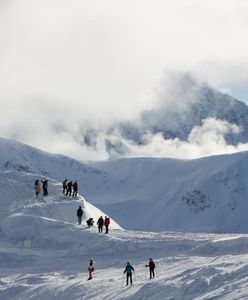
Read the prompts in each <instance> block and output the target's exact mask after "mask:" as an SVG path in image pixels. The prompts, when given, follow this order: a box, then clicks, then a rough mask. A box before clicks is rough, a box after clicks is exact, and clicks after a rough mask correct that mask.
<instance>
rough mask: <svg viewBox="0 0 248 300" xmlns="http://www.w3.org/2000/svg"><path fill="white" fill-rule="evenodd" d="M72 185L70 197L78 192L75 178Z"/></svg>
mask: <svg viewBox="0 0 248 300" xmlns="http://www.w3.org/2000/svg"><path fill="white" fill-rule="evenodd" d="M72 187H73V194H72V197H77V193H78V183H77V180H75V182H74V183H73V185H72Z"/></svg>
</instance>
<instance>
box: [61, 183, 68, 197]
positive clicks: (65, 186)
mask: <svg viewBox="0 0 248 300" xmlns="http://www.w3.org/2000/svg"><path fill="white" fill-rule="evenodd" d="M62 186H63V195H65V194H66V192H67V179H65V180H64V181H63V182H62Z"/></svg>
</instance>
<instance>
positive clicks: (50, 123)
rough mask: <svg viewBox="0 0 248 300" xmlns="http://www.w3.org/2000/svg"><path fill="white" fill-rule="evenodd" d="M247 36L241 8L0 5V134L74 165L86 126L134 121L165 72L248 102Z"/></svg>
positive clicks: (135, 2)
mask: <svg viewBox="0 0 248 300" xmlns="http://www.w3.org/2000/svg"><path fill="white" fill-rule="evenodd" d="M247 36H248V1H243V0H218V1H216V0H187V1H185V0H173V1H166V0H161V1H159V0H150V1H147V0H122V1H118V0H104V1H102V0H98V1H96V0H88V1H86V0H70V1H69V0H40V1H37V0H16V1H12V0H0V102H1V119H0V135H1V136H5V137H10V138H16V139H18V140H20V141H23V142H27V143H29V144H31V145H34V146H37V147H41V148H42V149H45V150H48V151H56V152H62V153H66V154H70V155H74V156H78V157H81V156H80V155H78V154H74V153H72V152H77V153H78V151H79V152H80V151H81V150H80V147H79V148H77V147H76V146H75V144H74V142H73V140H72V139H71V137H73V136H74V135H76V134H77V133H78V132H79V130H80V128H82V126H84V122H85V121H88V122H90V123H91V122H92V123H94V124H100V125H99V126H103V124H106V126H107V125H108V124H109V123H110V122H112V121H113V120H126V119H132V118H135V117H136V116H137V115H138V114H139V112H140V111H142V110H143V109H145V108H148V107H152V105H153V103H154V101H156V91H157V87H158V85H161V78H163V76H164V74H165V73H167V72H179V73H180V72H185V71H186V72H190V73H192V74H193V76H195V78H197V79H198V80H199V81H206V82H208V83H209V84H211V85H212V86H214V87H216V88H218V89H220V90H222V91H224V92H227V93H229V94H231V95H232V96H234V97H236V98H238V99H240V100H243V101H247V100H248V85H247V78H248V64H247V61H248V40H247ZM58 132H59V133H60V136H59V138H58V137H56V134H57V135H58ZM62 137H64V140H67V145H66V144H65V143H64V141H63V142H62V141H61V138H62ZM51 141H54V143H53V144H52V143H51ZM77 146H78V145H77ZM72 148H73V149H74V150H73V151H72V150H70V149H72ZM76 148H77V149H76ZM68 149H69V150H68ZM75 149H76V150H75ZM83 153H86V152H83ZM85 157H86V158H88V157H89V158H91V156H90V155H88V154H85Z"/></svg>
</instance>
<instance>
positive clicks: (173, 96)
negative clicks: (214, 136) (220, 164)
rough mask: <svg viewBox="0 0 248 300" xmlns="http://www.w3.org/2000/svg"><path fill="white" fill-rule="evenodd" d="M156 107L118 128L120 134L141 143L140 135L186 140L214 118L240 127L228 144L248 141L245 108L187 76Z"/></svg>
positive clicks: (227, 135)
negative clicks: (208, 120)
mask: <svg viewBox="0 0 248 300" xmlns="http://www.w3.org/2000/svg"><path fill="white" fill-rule="evenodd" d="M159 98H160V100H159V103H158V104H157V107H155V108H153V109H151V110H147V111H144V112H142V114H141V117H140V119H139V120H138V122H137V123H136V124H135V123H132V122H127V123H124V124H121V126H120V128H121V132H122V134H123V135H124V136H125V137H127V138H129V139H132V140H134V141H137V142H142V135H143V134H144V133H146V132H150V133H152V134H156V133H162V134H163V136H164V138H166V139H174V138H179V139H181V140H187V139H188V137H189V134H190V133H191V131H192V129H193V128H194V127H195V126H201V125H202V124H203V120H205V119H208V118H214V119H218V120H221V121H227V122H229V123H231V124H235V125H237V126H238V127H240V129H241V130H240V132H238V133H237V132H235V133H230V132H229V133H228V134H226V136H225V139H226V141H227V142H228V143H229V144H234V145H236V144H238V143H240V142H247V141H248V106H247V105H246V104H245V103H243V102H241V101H238V100H236V99H234V98H233V97H231V96H229V95H227V94H224V93H222V92H220V91H218V90H216V89H214V88H212V87H210V86H209V85H208V84H206V83H198V82H197V81H196V80H195V79H193V78H192V77H191V76H190V75H189V74H185V75H183V76H181V77H180V78H178V79H177V80H175V81H172V80H171V84H170V87H169V88H167V89H166V91H164V93H162V94H161V95H159Z"/></svg>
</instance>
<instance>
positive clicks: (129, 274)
mask: <svg viewBox="0 0 248 300" xmlns="http://www.w3.org/2000/svg"><path fill="white" fill-rule="evenodd" d="M132 272H134V268H133V266H131V265H130V262H129V261H128V262H127V265H126V268H125V270H124V272H123V274H125V273H127V284H126V285H128V278H130V283H131V284H133V281H132Z"/></svg>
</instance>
